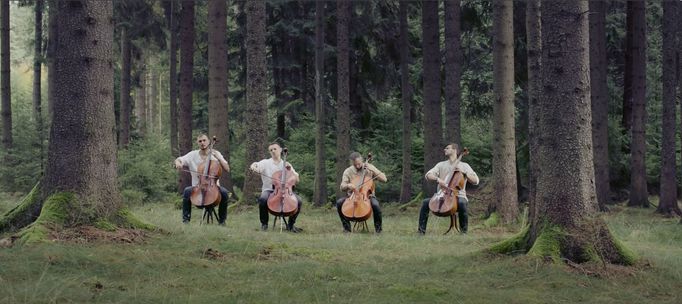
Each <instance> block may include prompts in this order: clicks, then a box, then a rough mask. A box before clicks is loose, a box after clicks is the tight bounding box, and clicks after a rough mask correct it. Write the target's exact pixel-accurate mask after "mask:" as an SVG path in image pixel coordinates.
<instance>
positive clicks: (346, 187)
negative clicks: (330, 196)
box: [336, 152, 387, 233]
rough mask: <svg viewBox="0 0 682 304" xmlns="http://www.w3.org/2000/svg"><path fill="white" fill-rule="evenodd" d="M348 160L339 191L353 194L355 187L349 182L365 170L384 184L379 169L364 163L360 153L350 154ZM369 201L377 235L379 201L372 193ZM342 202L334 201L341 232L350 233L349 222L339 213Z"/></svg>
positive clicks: (378, 231)
mask: <svg viewBox="0 0 682 304" xmlns="http://www.w3.org/2000/svg"><path fill="white" fill-rule="evenodd" d="M349 159H350V161H351V164H352V165H351V166H350V167H348V168H347V169H346V170H345V171H343V177H342V179H341V185H340V188H341V191H347V192H348V195H350V194H351V193H353V190H355V187H356V186H355V184H353V183H352V182H351V181H352V180H353V178H354V177H356V176H358V175H362V174H363V173H364V171H365V170H367V173H368V174H369V177H370V178H372V179H374V178H376V179H378V180H379V181H381V182H384V183H385V182H386V181H387V179H386V174H384V173H383V172H381V171H379V169H377V167H375V166H374V165H372V164H370V163H365V162H364V159H363V158H362V155H360V153H358V152H353V153H351V154H350V156H349ZM369 199H370V202H371V204H372V213H373V216H374V230H375V231H376V232H377V233H381V208H380V207H379V201H378V200H377V198H376V196H375V195H374V193H371V195H370V197H369ZM344 201H346V197H342V198H339V199H338V200H337V201H336V209H337V211H338V212H339V218H340V219H341V224H342V225H343V231H344V232H350V231H351V227H350V221H348V219H346V218H345V217H344V216H343V212H342V211H341V208H342V206H343V203H344Z"/></svg>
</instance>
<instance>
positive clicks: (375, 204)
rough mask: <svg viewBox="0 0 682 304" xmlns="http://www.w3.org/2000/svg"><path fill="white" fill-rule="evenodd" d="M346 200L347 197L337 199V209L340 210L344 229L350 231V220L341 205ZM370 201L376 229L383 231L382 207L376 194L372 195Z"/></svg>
mask: <svg viewBox="0 0 682 304" xmlns="http://www.w3.org/2000/svg"><path fill="white" fill-rule="evenodd" d="M344 201H346V197H344V198H340V199H338V200H337V201H336V211H338V212H339V218H340V219H341V224H342V225H343V230H346V231H350V221H349V220H347V219H346V218H345V217H344V216H343V213H342V212H341V206H342V205H343V202H344ZM369 201H370V202H371V203H372V215H373V216H374V230H375V231H376V232H381V207H379V201H378V200H377V198H376V197H374V196H372V197H370V198H369Z"/></svg>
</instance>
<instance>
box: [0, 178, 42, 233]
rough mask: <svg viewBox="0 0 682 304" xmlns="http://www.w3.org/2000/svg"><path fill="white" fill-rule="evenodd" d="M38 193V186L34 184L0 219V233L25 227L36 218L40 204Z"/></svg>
mask: <svg viewBox="0 0 682 304" xmlns="http://www.w3.org/2000/svg"><path fill="white" fill-rule="evenodd" d="M39 192H40V191H39V187H38V184H36V185H35V186H34V187H33V189H32V190H31V192H29V193H28V195H26V197H24V199H23V200H21V202H20V203H19V205H17V206H16V207H14V208H12V210H10V211H8V212H7V213H5V214H4V215H2V217H0V232H3V231H14V230H16V229H19V228H21V227H25V226H26V225H28V224H30V223H31V222H32V221H33V220H34V219H35V218H36V217H37V216H38V213H39V212H40V208H41V203H42V201H40V199H39V197H40V195H39Z"/></svg>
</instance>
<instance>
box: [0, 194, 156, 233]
mask: <svg viewBox="0 0 682 304" xmlns="http://www.w3.org/2000/svg"><path fill="white" fill-rule="evenodd" d="M38 192H39V190H38V187H37V186H36V188H34V189H33V191H31V193H30V194H29V195H27V197H26V198H25V199H24V201H23V202H22V203H21V204H20V205H19V206H17V207H16V208H14V209H12V210H11V211H10V212H8V214H7V215H6V216H5V217H3V218H2V220H0V223H16V222H17V221H16V220H15V219H16V218H21V217H25V216H26V214H25V213H27V212H31V208H32V207H33V206H35V204H40V203H41V201H40V200H39V195H38V194H37V193H38ZM79 208H82V206H80V204H79V202H78V199H77V198H76V195H74V194H73V193H69V192H61V193H56V194H53V195H51V196H50V197H48V198H47V199H46V200H44V201H42V208H41V209H40V216H38V218H37V219H35V221H34V222H32V223H30V224H28V225H27V226H25V227H24V228H23V229H22V230H20V231H19V232H17V233H16V235H15V236H14V237H13V238H12V239H16V241H17V242H18V243H20V244H31V243H37V242H42V241H46V240H48V239H49V236H50V233H51V232H52V231H58V230H61V229H64V228H66V227H74V226H79V225H94V226H95V227H97V228H98V229H101V230H105V231H115V230H117V229H119V228H124V229H142V230H149V231H156V230H158V229H157V228H156V227H155V226H153V225H150V224H147V223H145V222H143V221H141V220H139V219H138V218H137V217H135V216H134V215H133V214H132V213H131V212H130V211H129V210H128V209H126V208H122V209H121V210H119V211H118V212H117V213H116V214H115V215H114V216H112V217H111V218H94V219H93V218H90V217H88V216H84V215H87V214H89V213H88V212H78V210H79ZM5 225H7V224H5ZM3 227H5V226H3ZM12 227H14V226H12Z"/></svg>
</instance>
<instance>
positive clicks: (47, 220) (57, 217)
mask: <svg viewBox="0 0 682 304" xmlns="http://www.w3.org/2000/svg"><path fill="white" fill-rule="evenodd" d="M76 200H77V199H76V196H75V195H74V194H73V193H71V192H59V193H55V194H52V195H50V197H48V198H47V200H45V203H44V204H43V209H42V210H41V211H40V216H39V217H38V219H37V220H36V223H38V224H56V225H63V224H64V223H65V222H66V220H67V219H68V217H69V207H70V206H73V205H75V204H76Z"/></svg>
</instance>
